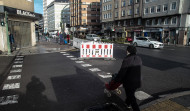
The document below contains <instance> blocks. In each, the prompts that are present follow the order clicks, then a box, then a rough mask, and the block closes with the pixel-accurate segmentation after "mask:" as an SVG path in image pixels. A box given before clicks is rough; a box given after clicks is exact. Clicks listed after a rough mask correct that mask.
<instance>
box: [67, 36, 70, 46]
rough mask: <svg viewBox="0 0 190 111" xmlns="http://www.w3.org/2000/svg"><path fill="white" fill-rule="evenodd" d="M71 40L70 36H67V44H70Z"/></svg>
mask: <svg viewBox="0 0 190 111" xmlns="http://www.w3.org/2000/svg"><path fill="white" fill-rule="evenodd" d="M69 40H70V35H69V34H67V43H68V44H69Z"/></svg>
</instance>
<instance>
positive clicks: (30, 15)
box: [0, 5, 42, 20]
mask: <svg viewBox="0 0 190 111" xmlns="http://www.w3.org/2000/svg"><path fill="white" fill-rule="evenodd" d="M5 12H7V13H8V14H10V15H17V16H22V17H27V18H31V19H36V20H39V19H41V18H42V14H38V13H34V12H30V11H26V10H21V9H16V8H11V7H7V6H2V5H0V13H5Z"/></svg>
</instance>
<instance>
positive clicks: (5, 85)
mask: <svg viewBox="0 0 190 111" xmlns="http://www.w3.org/2000/svg"><path fill="white" fill-rule="evenodd" d="M18 88H20V83H11V84H4V86H3V90H8V89H18Z"/></svg>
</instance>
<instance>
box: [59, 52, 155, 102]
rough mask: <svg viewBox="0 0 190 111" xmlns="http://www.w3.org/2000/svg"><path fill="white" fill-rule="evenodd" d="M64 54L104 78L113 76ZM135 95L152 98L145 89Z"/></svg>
mask: <svg viewBox="0 0 190 111" xmlns="http://www.w3.org/2000/svg"><path fill="white" fill-rule="evenodd" d="M60 53H61V54H62V55H63V56H66V57H67V58H70V60H73V61H75V63H77V64H80V65H81V66H82V67H84V68H88V70H90V71H91V72H93V73H97V75H98V76H99V77H100V78H102V79H108V78H111V77H112V73H110V72H107V73H105V72H103V71H102V70H101V69H99V68H97V67H93V65H91V64H88V63H85V62H84V61H82V60H78V59H77V58H76V57H74V56H73V55H70V54H69V53H67V52H60ZM135 96H136V98H137V99H138V100H146V99H148V98H152V96H151V95H149V94H147V93H146V92H144V91H136V92H135Z"/></svg>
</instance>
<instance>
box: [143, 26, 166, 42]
mask: <svg viewBox="0 0 190 111" xmlns="http://www.w3.org/2000/svg"><path fill="white" fill-rule="evenodd" d="M162 31H163V29H162V28H151V29H144V30H143V34H144V36H145V37H151V38H154V39H156V40H157V41H160V42H162V40H163V39H162Z"/></svg>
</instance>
